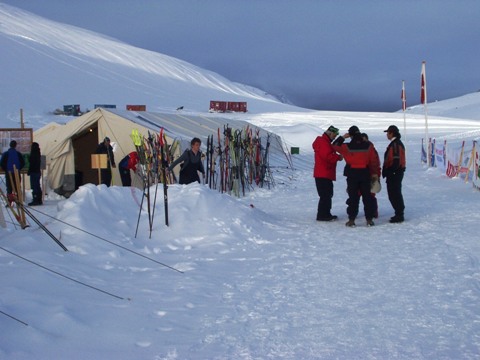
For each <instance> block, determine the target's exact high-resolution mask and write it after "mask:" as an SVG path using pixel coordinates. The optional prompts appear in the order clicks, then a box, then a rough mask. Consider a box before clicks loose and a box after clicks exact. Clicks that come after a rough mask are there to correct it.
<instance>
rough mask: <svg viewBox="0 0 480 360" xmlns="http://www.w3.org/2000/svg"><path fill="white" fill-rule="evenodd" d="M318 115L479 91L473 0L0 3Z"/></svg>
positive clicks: (479, 23) (477, 17)
mask: <svg viewBox="0 0 480 360" xmlns="http://www.w3.org/2000/svg"><path fill="white" fill-rule="evenodd" d="M0 1H1V2H4V3H6V4H10V5H13V6H17V7H19V8H21V9H25V10H28V11H30V12H32V13H35V14H37V15H40V16H43V17H46V18H48V19H52V20H55V21H60V22H64V23H68V24H71V25H75V26H79V27H82V28H86V29H90V30H93V31H96V32H99V33H102V34H106V35H109V36H112V37H115V38H117V39H119V40H122V41H124V42H127V43H129V44H132V45H134V46H138V47H141V48H145V49H149V50H153V51H157V52H160V53H163V54H166V55H170V56H174V57H176V58H179V59H182V60H185V61H188V62H190V63H192V64H195V65H198V66H200V67H202V68H206V69H209V70H212V71H215V72H217V73H219V74H221V75H223V76H225V77H227V78H228V79H230V80H233V81H238V82H241V83H245V84H249V85H253V86H256V87H259V88H262V89H264V90H265V91H266V92H269V93H272V94H275V95H283V96H285V97H286V98H287V99H289V100H290V101H291V102H293V103H294V104H296V105H299V106H303V107H308V108H314V109H322V110H362V111H396V110H398V109H401V100H400V91H401V85H402V80H405V84H406V93H407V104H408V106H412V105H415V104H418V103H419V102H420V71H421V63H422V60H425V61H426V62H427V91H428V101H429V102H432V101H435V100H443V99H447V98H451V97H456V96H461V95H464V94H467V93H471V92H475V91H478V90H479V89H480V71H479V70H480V69H479V66H480V65H479V64H480V57H479V53H480V44H479V40H480V1H479V0H401V1H399V0H240V1H239V0H82V1H72V0H48V1H38V0H0Z"/></svg>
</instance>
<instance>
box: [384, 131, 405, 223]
mask: <svg viewBox="0 0 480 360" xmlns="http://www.w3.org/2000/svg"><path fill="white" fill-rule="evenodd" d="M384 132H386V133H387V138H388V140H390V144H388V146H387V150H386V151H385V156H384V157H385V159H384V162H383V170H382V176H383V177H384V178H386V183H387V193H388V200H390V204H392V207H393V210H394V211H395V215H394V216H392V217H391V218H390V222H391V223H402V222H403V221H404V220H405V218H404V212H405V203H404V201H403V194H402V181H403V175H404V173H405V169H406V159H405V145H404V144H403V142H402V141H401V140H400V138H401V135H400V131H399V130H398V127H396V126H395V125H390V126H389V127H388V129H387V130H385V131H384Z"/></svg>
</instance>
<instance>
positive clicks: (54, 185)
mask: <svg viewBox="0 0 480 360" xmlns="http://www.w3.org/2000/svg"><path fill="white" fill-rule="evenodd" d="M47 126H48V127H49V129H48V131H45V128H41V129H39V130H37V131H35V132H34V136H33V137H34V141H36V142H38V143H39V144H40V148H41V150H42V154H43V155H45V156H46V160H47V179H48V186H49V188H50V189H53V190H54V191H55V192H57V193H59V194H62V195H66V196H69V195H70V194H71V193H73V192H74V191H75V189H76V188H78V186H80V185H82V184H85V183H98V176H97V171H96V170H92V169H91V154H93V153H95V150H96V147H97V145H98V143H100V142H101V141H103V139H104V138H105V137H106V136H108V137H109V138H110V139H111V142H112V146H113V147H114V156H115V162H116V164H118V163H119V162H120V160H121V159H123V157H124V156H125V155H127V154H129V153H130V152H132V151H134V150H135V147H134V145H133V142H132V139H131V138H130V134H131V132H132V130H133V129H137V130H138V131H139V133H140V134H141V135H147V134H148V131H150V132H155V133H158V132H159V131H160V129H161V128H164V129H165V134H166V136H167V141H168V143H172V141H173V139H175V140H179V141H180V143H181V149H179V151H181V150H183V149H185V148H187V147H188V146H189V144H190V140H191V139H192V138H193V137H199V138H200V139H201V140H202V146H203V147H204V146H205V144H206V139H207V136H209V135H215V141H217V132H218V129H221V131H222V132H223V129H224V127H226V126H229V127H231V128H233V129H240V130H241V129H243V128H245V127H247V126H249V127H250V128H253V129H255V130H256V129H257V128H256V127H255V126H253V125H251V124H248V123H247V122H245V121H239V120H232V119H225V118H222V117H218V116H216V114H213V115H211V116H200V115H183V114H179V113H171V114H163V113H162V114H160V113H151V112H143V111H142V112H134V111H126V110H116V109H108V110H106V109H102V108H98V109H95V110H92V111H90V112H88V113H86V114H84V115H82V116H80V117H78V118H75V119H73V120H71V121H69V122H68V123H66V124H65V125H60V126H52V124H48V125H46V127H47ZM258 130H259V132H260V136H261V137H263V138H266V135H267V132H266V131H264V130H262V129H258ZM264 141H265V140H264ZM270 154H271V157H272V158H273V159H274V161H275V163H276V164H277V165H278V164H282V165H283V166H284V167H289V166H290V163H289V161H288V156H286V152H285V151H284V147H283V143H282V140H281V138H280V137H279V136H277V135H274V134H270ZM113 184H114V185H121V181H120V176H119V173H118V169H113ZM134 185H137V186H140V184H139V183H137V184H135V183H134Z"/></svg>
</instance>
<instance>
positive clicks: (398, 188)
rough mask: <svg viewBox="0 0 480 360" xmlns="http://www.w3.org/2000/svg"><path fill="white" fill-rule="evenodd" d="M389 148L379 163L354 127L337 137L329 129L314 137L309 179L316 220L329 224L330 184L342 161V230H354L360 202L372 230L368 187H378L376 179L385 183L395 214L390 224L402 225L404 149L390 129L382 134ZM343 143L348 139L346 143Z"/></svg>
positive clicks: (373, 206)
mask: <svg viewBox="0 0 480 360" xmlns="http://www.w3.org/2000/svg"><path fill="white" fill-rule="evenodd" d="M384 132H386V135H387V138H388V140H390V144H389V145H388V147H387V149H386V151H385V155H384V161H383V167H382V166H381V164H380V157H379V155H378V152H377V151H376V149H375V146H374V145H373V143H372V142H370V141H369V140H368V135H367V134H365V133H361V132H360V129H359V128H358V127H357V126H355V125H354V126H351V127H350V128H349V129H348V132H347V133H345V134H344V135H343V136H339V129H338V128H336V127H334V126H333V125H332V126H330V127H329V128H328V129H327V130H326V131H325V132H324V133H323V135H322V136H318V137H317V138H316V139H315V141H314V142H313V144H312V147H313V150H314V152H315V166H314V171H313V176H314V178H315V185H316V188H317V193H318V196H319V197H320V199H319V201H318V208H317V220H318V221H333V220H336V219H337V216H336V215H332V213H331V209H332V198H333V181H335V180H336V169H337V163H338V162H339V161H342V160H345V163H346V164H345V169H344V173H343V175H344V176H346V178H347V194H348V199H347V215H348V221H347V222H346V224H345V225H346V226H348V227H354V226H356V225H355V219H356V217H357V216H358V212H359V204H360V198H361V199H362V201H363V207H364V213H365V219H366V223H367V226H374V225H375V223H374V221H373V219H374V218H377V217H378V204H377V199H376V197H375V192H372V184H379V178H380V176H382V177H383V178H385V179H386V184H387V193H388V199H389V201H390V203H391V205H392V207H393V210H394V212H395V214H394V216H392V217H391V218H390V222H391V223H401V222H403V221H404V211H405V204H404V201H403V195H402V180H403V176H404V172H405V168H406V161H405V146H404V145H403V143H402V141H401V140H400V139H401V135H400V131H399V129H398V127H396V126H395V125H390V126H389V127H388V129H387V130H385V131H384ZM346 139H350V141H349V142H348V143H347V142H345V140H346Z"/></svg>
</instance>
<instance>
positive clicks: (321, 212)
mask: <svg viewBox="0 0 480 360" xmlns="http://www.w3.org/2000/svg"><path fill="white" fill-rule="evenodd" d="M315 186H316V187H317V193H318V196H319V197H320V199H319V200H318V209H317V219H321V218H326V217H330V216H332V214H331V213H330V211H331V209H332V198H333V181H332V180H330V179H326V178H315Z"/></svg>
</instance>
